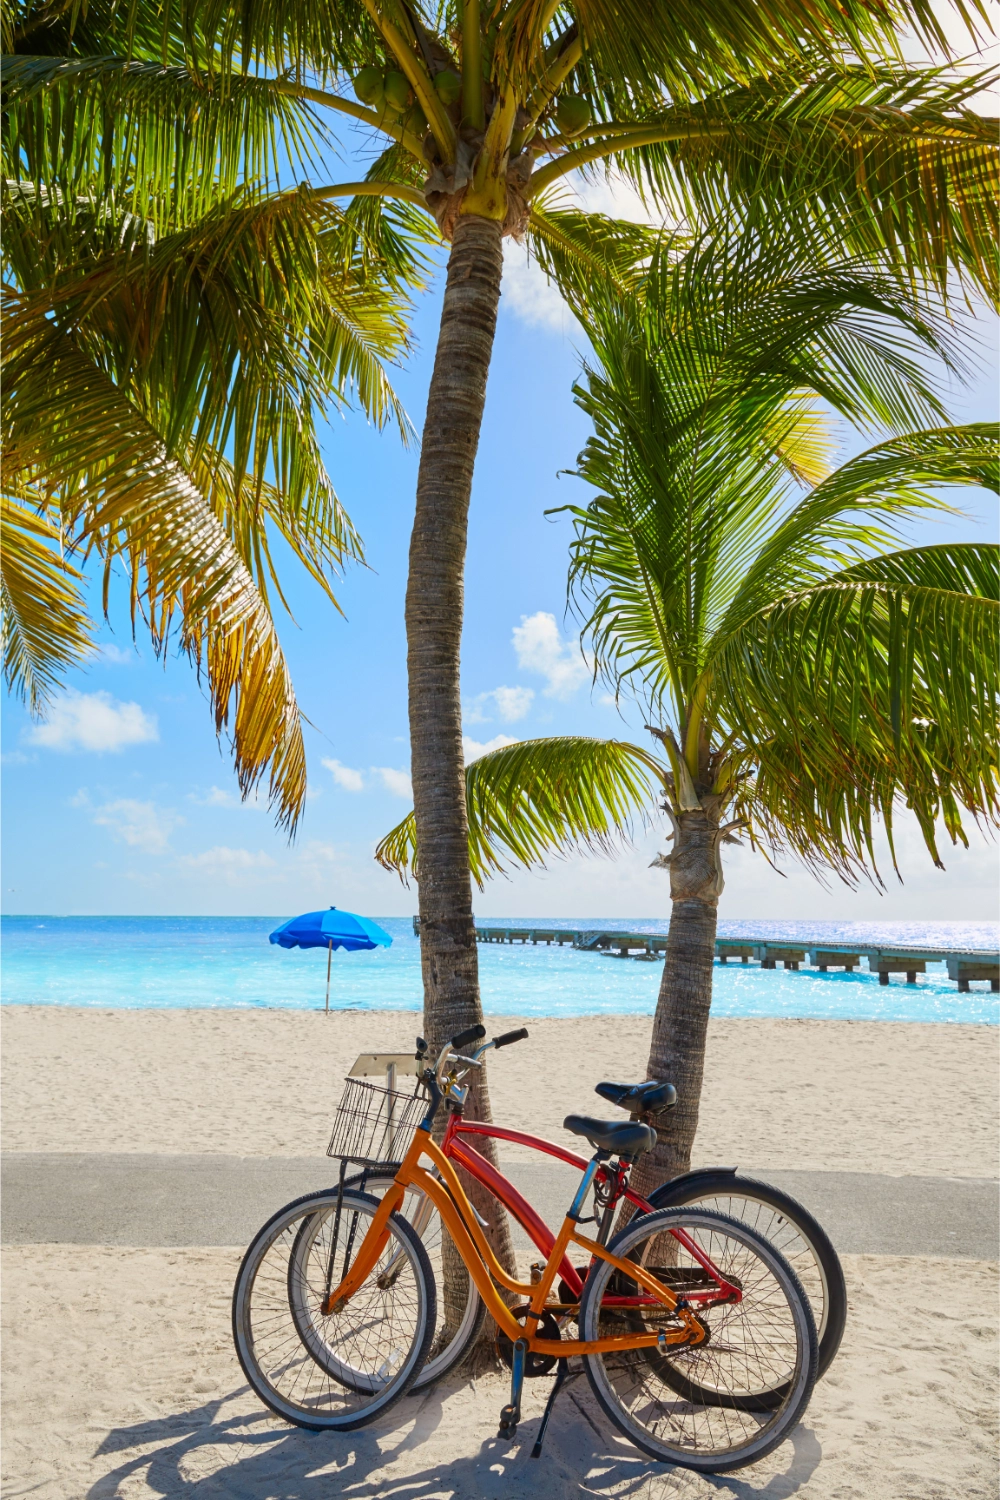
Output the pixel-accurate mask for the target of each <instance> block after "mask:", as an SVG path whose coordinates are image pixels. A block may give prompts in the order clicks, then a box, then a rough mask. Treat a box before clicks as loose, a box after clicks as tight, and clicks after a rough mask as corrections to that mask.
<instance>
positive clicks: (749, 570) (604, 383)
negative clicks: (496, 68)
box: [565, 226, 952, 713]
mask: <svg viewBox="0 0 1000 1500" xmlns="http://www.w3.org/2000/svg"><path fill="white" fill-rule="evenodd" d="M579 314H580V316H582V317H583V318H584V321H585V326H586V328H587V330H588V332H589V334H590V337H591V342H592V345H593V348H594V351H595V355H596V356H597V359H598V360H599V363H597V364H595V365H594V366H593V367H592V368H589V369H588V370H587V372H586V381H585V383H584V384H581V385H579V386H578V387H577V388H576V396H577V402H578V404H579V405H580V406H581V408H582V409H583V411H584V412H585V413H586V414H587V415H588V416H589V418H590V420H591V422H592V424H593V429H594V430H593V433H592V435H591V437H590V438H589V439H588V441H587V444H586V446H585V447H584V450H583V452H582V453H581V455H580V458H579V461H578V466H577V469H576V473H577V474H578V475H579V476H580V477H581V478H582V479H584V480H585V481H586V482H587V483H588V484H589V485H591V486H592V487H593V489H594V490H596V491H597V495H596V498H595V499H594V500H592V501H591V502H590V504H589V505H587V506H585V507H580V506H575V507H565V509H568V511H569V513H570V515H571V516H572V518H573V520H574V524H575V536H574V540H573V543H572V546H571V555H570V557H571V560H570V591H571V599H572V600H573V601H574V602H575V604H576V607H577V608H578V609H579V611H580V613H581V616H582V620H583V629H584V632H585V633H586V634H587V635H589V636H590V637H591V639H592V641H593V645H594V649H595V654H596V659H597V662H598V666H599V669H600V671H601V673H602V675H603V676H604V678H605V680H606V681H607V682H608V683H609V685H611V686H612V687H613V688H614V689H615V691H618V690H619V689H620V688H622V687H623V686H625V685H629V686H630V688H631V690H633V691H637V692H639V693H640V695H641V696H643V698H644V700H645V702H646V703H647V706H648V708H649V711H650V712H654V711H655V712H659V711H660V710H661V707H662V705H663V703H664V702H665V701H669V702H672V704H673V705H674V709H675V710H676V712H677V713H681V712H682V711H683V710H682V708H681V705H682V704H684V703H687V702H688V701H689V698H690V693H691V691H692V690H693V685H694V683H695V681H696V680H697V678H698V676H699V674H700V672H701V671H702V669H703V667H704V664H705V660H706V653H707V651H708V650H709V642H710V641H711V639H712V637H713V635H714V634H715V632H716V631H717V630H718V629H720V628H721V627H722V625H723V622H724V621H725V620H726V618H727V614H728V612H729V610H730V609H731V607H732V605H733V601H734V599H736V598H737V597H752V595H751V593H750V592H749V591H750V583H752V581H753V580H754V579H756V578H757V577H758V576H760V577H763V576H765V575H767V576H769V575H768V573H767V570H768V568H769V567H773V566H775V565H776V564H775V563H774V558H775V557H777V556H781V557H783V558H784V559H785V562H786V563H787V564H788V565H791V563H792V562H793V561H794V562H795V564H796V565H797V566H801V567H802V568H806V569H808V570H811V571H810V572H809V573H808V576H809V577H813V576H817V575H818V574H820V573H822V572H823V571H828V570H829V568H830V567H831V566H833V567H838V566H840V565H841V563H842V561H843V560H844V556H845V549H846V552H847V555H853V556H857V555H860V554H861V553H862V552H864V551H870V550H872V549H873V548H875V547H877V546H883V545H885V544H886V543H889V544H895V533H894V532H892V531H891V528H887V527H886V525H885V524H879V522H880V521H881V522H882V523H884V521H885V520H886V518H889V519H891V517H893V516H895V515H899V514H901V513H902V512H903V511H904V510H906V509H907V508H908V509H909V510H910V511H913V510H916V509H917V508H919V507H920V506H927V505H933V504H938V503H940V502H937V501H935V500H933V499H932V498H931V497H929V496H928V495H927V494H926V487H924V488H921V489H920V490H919V493H918V490H917V486H916V485H915V483H914V481H913V480H912V479H910V480H907V482H906V483H905V484H903V485H902V486H901V488H899V492H898V493H896V494H893V493H892V485H891V484H889V483H887V486H886V489H887V492H888V493H887V494H886V496H885V497H883V499H882V500H881V501H880V502H878V503H875V501H873V502H872V506H871V507H870V508H871V509H872V510H873V511H874V512H875V513H876V514H875V516H874V517H873V516H871V515H869V516H866V517H862V516H860V515H858V514H857V511H858V507H859V504H860V497H859V495H858V494H857V493H856V492H852V493H853V501H852V502H848V499H847V494H846V491H845V492H841V491H839V490H838V489H837V482H836V481H835V480H834V479H830V480H829V481H825V482H824V483H825V484H826V486H827V487H826V488H823V487H821V489H820V491H819V492H818V493H819V500H818V501H817V502H816V505H815V508H814V509H812V510H810V509H809V506H810V503H811V497H810V498H809V499H807V500H805V501H802V502H800V504H799V506H798V508H796V498H797V497H796V494H795V477H796V475H797V470H796V465H795V453H796V449H797V447H800V446H801V444H802V442H803V440H804V437H803V435H804V434H807V435H808V436H807V439H806V440H807V444H808V446H807V457H808V461H809V463H810V464H811V465H815V464H816V463H817V462H818V455H817V451H816V447H815V422H816V412H815V403H816V400H817V398H822V399H824V400H825V401H827V402H829V403H830V404H832V405H833V406H834V407H835V408H839V409H840V410H841V411H843V412H844V413H845V414H846V415H848V416H851V417H854V418H858V417H861V418H864V417H868V419H869V420H872V421H879V422H882V421H886V420H891V421H894V422H895V423H898V424H900V425H905V424H906V421H907V419H908V418H910V417H911V416H917V417H923V416H926V415H928V414H933V415H935V416H936V415H938V413H939V412H940V409H941V408H940V403H939V400H938V398H937V395H936V393H935V391H934V389H933V374H932V369H931V368H929V367H928V361H927V357H926V356H927V353H930V354H932V355H935V356H938V357H943V358H945V359H947V358H951V357H952V356H951V355H950V351H949V339H948V334H947V333H946V332H945V330H944V327H943V325H942V324H941V322H940V321H939V320H938V319H937V318H936V317H935V315H934V314H933V313H931V312H921V311H920V310H919V309H917V308H916V307H914V305H913V304H912V302H910V301H909V299H908V298H907V296H906V294H905V292H904V291H903V290H902V289H901V288H900V287H899V285H898V284H897V283H895V282H893V281H892V280H891V279H888V278H886V277H885V275H884V273H882V272H880V271H878V270H877V269H873V268H871V267H864V266H860V265H858V264H857V263H855V262H848V263H846V264H845V263H841V264H839V265H829V266H819V267H815V266H812V265H808V264H805V265H804V264H802V263H801V262H799V261H798V260H797V259H796V258H795V256H794V255H793V254H791V253H789V252H787V251H786V249H785V247H784V246H782V245H780V244H766V243H762V242H761V240H760V238H759V237H758V236H757V234H756V233H755V232H753V230H752V228H751V229H750V230H747V229H746V228H745V226H738V232H736V233H734V234H732V235H729V236H724V235H719V234H716V235H714V236H710V237H705V238H702V239H699V240H697V241H695V243H694V244H693V245H692V244H691V243H690V242H689V241H680V242H679V243H677V242H675V241H673V240H670V239H667V240H665V241H664V242H663V243H662V244H661V246H660V247H659V248H658V249H657V252H656V254H655V255H654V256H653V258H652V260H651V262H650V266H649V269H648V271H647V273H646V275H645V276H644V278H643V280H642V282H641V285H639V286H637V287H636V289H635V291H634V294H633V295H632V296H631V297H630V298H628V299H625V300H623V299H622V298H620V297H619V296H617V295H616V294H615V292H614V290H613V289H611V288H609V289H605V288H604V287H602V285H601V284H600V283H596V284H595V285H594V287H593V289H592V291H591V293H590V300H589V302H588V304H587V306H586V309H584V308H580V309H579ZM914 441H916V440H914ZM950 441H952V439H951V438H942V439H941V443H942V444H945V443H947V442H950ZM927 442H928V444H929V445H932V444H931V440H930V439H928V440H927ZM926 461H927V462H931V457H930V454H929V453H928V457H927V460H926ZM873 462H875V460H873ZM881 462H882V463H883V464H885V465H889V466H890V467H891V464H892V463H895V462H896V459H892V460H891V462H890V458H889V456H888V454H886V455H885V456H884V457H883V459H882V460H881ZM886 472H888V471H886ZM938 472H942V471H940V470H939V471H938ZM857 473H858V471H855V475H856V476H857ZM868 478H869V480H873V479H874V478H875V476H874V474H871V473H869V474H868ZM813 493H817V492H813ZM838 495H839V499H840V504H839V505H837V504H835V503H834V497H836V496H838ZM827 497H829V504H825V501H826V499H827ZM845 512H846V513H847V514H844V513H845ZM789 513H791V515H794V516H797V517H798V518H799V520H798V524H800V525H804V524H805V519H806V517H807V516H812V517H813V518H814V519H815V522H816V524H815V526H813V527H812V528H811V530H810V531H809V545H808V546H806V545H805V544H803V545H802V546H799V547H797V548H796V547H794V546H792V540H791V539H792V529H791V528H793V527H794V524H795V523H793V522H791V521H790V520H787V519H786V517H787V516H788V515H789ZM772 536H780V537H781V538H782V540H781V542H778V541H773V542H772V541H771V540H770V539H771V538H772ZM803 536H804V533H803ZM769 559H770V561H769ZM797 576H801V577H803V578H804V577H805V576H806V575H805V574H802V575H797ZM748 580H750V582H748ZM788 586H790V585H788V584H782V585H781V586H780V587H779V588H778V592H781V591H782V589H783V588H785V587H788ZM771 597H773V595H772V596H771Z"/></svg>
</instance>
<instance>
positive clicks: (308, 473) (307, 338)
mask: <svg viewBox="0 0 1000 1500" xmlns="http://www.w3.org/2000/svg"><path fill="white" fill-rule="evenodd" d="M222 155H223V157H224V152H223V153H222ZM16 156H17V153H16V152H15V159H16ZM139 159H140V161H141V154H140V158H139ZM168 166H169V171H170V172H171V173H172V174H173V176H172V179H171V182H170V187H171V193H170V198H171V201H170V202H169V204H164V203H162V202H161V203H159V204H157V205H155V207H156V208H157V210H158V211H157V212H156V213H152V214H150V213H147V214H141V213H137V212H135V211H134V209H133V207H132V205H131V203H129V202H128V201H127V200H126V202H125V203H123V202H122V200H121V197H120V196H118V195H116V192H115V189H114V186H113V185H112V186H111V187H110V188H109V189H108V190H107V191H105V192H102V193H97V192H95V191H93V190H92V189H93V186H94V185H93V183H91V182H89V181H88V180H87V178H86V176H85V174H84V179H83V180H82V181H81V182H79V183H77V184H76V187H77V189H78V191H76V192H70V191H69V190H68V186H67V184H66V183H65V182H60V181H59V175H58V173H57V172H56V171H55V169H53V174H52V178H49V177H48V176H45V175H44V174H43V176H42V177H37V180H34V181H32V180H31V179H30V177H28V176H25V177H24V178H22V179H21V180H20V181H18V180H16V179H15V180H14V181H13V182H12V181H11V180H10V179H9V178H8V182H7V186H6V190H5V194H4V229H5V234H4V259H5V265H6V269H7V273H8V278H9V284H8V285H7V286H6V287H5V293H4V305H3V329H4V378H5V409H4V430H3V460H4V462H3V487H4V490H3V504H4V510H3V527H4V530H3V539H4V544H3V552H2V558H0V586H2V603H3V621H4V665H5V672H6V676H7V681H8V684H9V686H10V687H11V688H13V689H14V691H15V692H17V693H19V694H20V695H21V696H22V697H24V698H26V699H27V701H28V703H29V706H30V708H31V709H32V711H33V712H35V713H40V712H42V711H43V710H44V708H45V705H46V703H47V702H48V700H49V699H50V697H51V695H52V693H53V692H54V691H55V690H56V689H57V688H58V687H59V686H60V685H61V683H62V681H63V677H64V673H65V670H66V669H67V668H68V667H71V666H76V665H81V664H83V663H84V662H85V660H86V658H87V656H88V655H89V654H90V652H91V651H92V649H93V640H92V629H91V625H90V622H89V619H88V616H87V611H86V607H85V600H84V594H83V592H82V591H83V587H84V575H83V573H82V572H81V570H80V568H78V567H76V566H74V564H73V563H72V562H71V561H70V560H69V558H70V557H72V556H74V555H75V556H77V557H78V560H79V561H83V560H85V559H87V558H88V557H89V558H93V559H96V560H97V562H98V563H99V571H100V572H103V580H104V587H103V594H104V605H105V609H107V605H108V589H109V584H110V578H111V575H112V572H113V571H115V570H118V571H122V572H123V573H124V574H125V576H126V577H128V578H129V579H130V585H131V587H130V596H131V607H132V625H133V629H134V628H135V626H136V624H137V621H138V618H139V616H140V615H141V616H142V617H143V618H144V620H145V623H146V625H147V626H148V629H149V632H150V635H151V638H152V641H153V644H154V646H155V648H156V650H157V651H158V652H163V651H164V650H165V649H166V648H167V646H168V644H169V643H170V641H171V640H172V639H174V638H177V639H179V643H180V645H181V646H182V648H183V649H184V650H185V651H186V652H187V654H188V655H189V656H190V658H191V659H192V660H193V661H194V663H195V664H196V666H197V667H198V669H199V671H200V672H203V673H204V676H205V679H206V681H207V685H208V688H209V691H210V697H211V703H212V708H213V711H214V717H215V722H216V728H217V730H218V732H220V733H221V732H222V730H223V729H224V728H225V727H226V725H227V722H229V721H231V736H232V745H233V754H234V759H235V764H236V770H237V775H238V777H239V781H240V785H241V789H242V790H243V792H244V795H245V794H247V793H248V792H249V791H250V790H251V789H252V788H253V787H254V786H255V785H256V784H257V783H258V782H259V781H260V779H261V778H262V777H264V776H267V777H268V778H269V790H270V796H271V802H272V805H273V806H274V808H275V811H276V814H277V817H278V819H279V821H280V822H282V823H284V824H285V825H287V826H288V827H289V829H293V828H294V826H295V824H296V822H297V820H298V817H299V815H300V813H301V810H302V807H303V805H304V799H305V792H306V765H305V753H304V747H303V742H302V725H301V717H300V713H299V709H298V705H297V702H296V697H295V691H294V687H293V685H292V682H291V678H290V675H289V672H288V669H287V666H286V663H285V659H284V656H283V654H282V650H281V646H280V643H279V640H278V635H277V631H276V628H275V624H274V619H273V614H272V605H271V596H272V593H273V594H274V595H276V597H277V599H278V600H279V602H281V603H284V596H283V594H282V590H281V585H280V582H279V579H278V574H277V570H276V566H275V562H274V558H273V555H272V551H271V536H272V534H276V535H277V536H279V537H280V538H281V539H282V541H283V542H284V543H286V544H287V545H288V547H289V548H290V549H291V553H292V555H293V556H294V557H295V558H296V559H297V560H298V561H299V562H301V563H302V564H303V565H304V566H305V568H306V569H307V571H308V572H309V573H310V574H311V575H312V577H313V578H314V579H315V580H316V581H317V582H318V584H319V585H320V586H321V587H322V588H323V589H324V590H325V592H326V593H327V595H328V596H329V597H330V599H331V600H332V602H333V603H334V604H336V598H335V595H334V592H333V584H334V579H335V576H336V574H337V572H338V570H339V569H340V567H341V566H342V565H343V563H344V562H345V561H347V560H351V559H355V560H361V558H362V556H363V554H362V548H361V543H360V538H359V537H358V535H357V533H356V532H355V530H354V528H353V526H352V525H351V522H350V520H349V519H348V517H347V516H346V514H345V513H344V510H343V508H342V507H341V505H340V503H339V501H338V499H337V495H336V493H335V491H334V489H333V485H332V483H331V481H330V478H329V476H328V474H327V472H326V469H325V467H324V464H323V461H322V458H321V456H320V451H319V440H318V435H317V432H316V422H315V417H316V413H317V411H321V410H322V408H323V406H324V405H325V404H327V403H329V402H330V401H335V402H346V401H348V400H349V399H350V398H351V396H352V395H354V396H355V397H356V399H357V401H358V403H359V404H360V406H361V407H362V408H363V410H364V411H365V412H366V413H367V414H368V416H369V417H370V418H371V419H372V420H374V421H375V422H377V423H379V424H381V425H384V424H385V423H386V422H387V421H388V420H393V421H395V422H396V423H397V425H398V426H399V427H400V429H401V430H402V432H403V434H404V436H405V435H406V432H407V421H406V418H405V415H404V413H403V412H402V410H401V408H400V406H399V403H398V401H397V400H396V397H395V395H394V393H393V391H392V388H391V386H390V385H389V382H388V379H387V376H386V372H385V369H384V364H383V361H384V360H385V359H386V358H387V357H388V358H392V357H393V356H394V355H396V354H397V353H399V352H401V351H403V350H404V349H405V347H406V341H407V334H406V306H405V297H403V296H402V295H401V286H402V281H403V280H407V281H409V282H410V283H411V284H412V283H415V282H416V281H417V280H418V277H419V267H418V264H417V262H416V261H415V260H414V258H413V251H412V248H402V247H397V246H394V245H389V246H388V247H386V246H383V245H380V244H379V243H378V241H377V238H375V237H372V236H371V235H368V236H366V235H365V234H364V233H362V232H360V231H359V228H358V225H357V224H356V223H352V222H351V220H350V218H349V217H348V216H347V215H345V214H344V213H343V212H342V211H341V210H340V209H339V208H337V207H336V206H335V205H333V204H330V203H325V202H316V201H314V200H313V199H311V198H310V197H308V196H307V195H303V194H301V193H299V192H298V191H295V192H290V193H285V194H280V195H273V196H269V197H267V198H266V199H263V200H262V199H261V198H260V197H259V195H256V194H255V193H254V191H253V184H252V183H244V184H242V185H240V186H239V187H237V188H235V189H234V191H232V192H226V193H223V192H220V191H219V189H218V184H217V183H216V184H215V189H214V192H209V191H207V188H208V186H211V183H212V173H211V171H209V170H206V171H205V172H204V173H201V172H200V170H199V172H198V173H195V174H194V175H192V172H191V164H190V162H188V161H186V160H185V157H184V153H183V151H182V150H179V149H178V150H176V151H175V152H174V154H173V156H172V157H171V159H170V161H169V163H168ZM201 166H202V167H205V166H206V164H205V163H202V164H201ZM162 171H163V174H164V177H165V178H166V177H167V175H168V169H167V167H163V168H162ZM105 186H107V185H105ZM225 186H226V187H232V184H228V183H227V184H225ZM213 198H214V201H213ZM203 200H204V201H203ZM396 273H398V274H396ZM404 273H405V274H404ZM67 554H68V555H67Z"/></svg>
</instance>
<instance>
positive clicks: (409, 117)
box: [401, 104, 427, 136]
mask: <svg viewBox="0 0 1000 1500" xmlns="http://www.w3.org/2000/svg"><path fill="white" fill-rule="evenodd" d="M401 123H402V125H403V127H404V128H405V129H406V130H408V131H409V132H410V134H411V135H418V136H424V135H426V134H427V116H426V115H425V114H424V112H423V110H422V109H421V108H420V105H419V104H414V105H412V106H411V108H410V109H408V110H407V111H406V114H405V115H404V116H403V119H402V121H401Z"/></svg>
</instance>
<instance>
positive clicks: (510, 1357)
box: [496, 1307, 562, 1380]
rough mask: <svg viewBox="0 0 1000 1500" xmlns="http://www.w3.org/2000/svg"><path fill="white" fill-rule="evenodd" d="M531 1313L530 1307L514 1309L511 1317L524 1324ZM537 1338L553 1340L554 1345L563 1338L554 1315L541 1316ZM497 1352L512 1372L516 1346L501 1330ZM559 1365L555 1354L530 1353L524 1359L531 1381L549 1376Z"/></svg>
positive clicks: (526, 1373)
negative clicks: (536, 1377)
mask: <svg viewBox="0 0 1000 1500" xmlns="http://www.w3.org/2000/svg"><path fill="white" fill-rule="evenodd" d="M530 1311H531V1309H530V1308H529V1307H512V1308H511V1310H510V1315H511V1317H512V1318H516V1319H517V1321H518V1322H519V1323H523V1322H524V1320H525V1318H526V1316H527V1314H528V1313H529V1312H530ZM535 1337H536V1338H540V1339H545V1340H546V1341H548V1340H550V1339H551V1340H552V1342H553V1343H555V1342H556V1341H557V1340H558V1339H561V1338H562V1333H561V1331H560V1328H559V1324H558V1323H557V1322H556V1320H555V1318H554V1317H553V1315H552V1313H550V1312H543V1313H542V1314H541V1316H540V1318H539V1319H538V1326H537V1328H536V1329H535ZM519 1342H520V1341H519ZM496 1351H497V1353H498V1354H499V1356H500V1358H501V1359H502V1360H503V1362H504V1364H505V1365H506V1366H507V1368H508V1370H512V1369H513V1368H514V1345H513V1342H512V1341H511V1340H510V1339H509V1338H508V1337H507V1335H506V1334H505V1333H504V1332H503V1330H502V1329H500V1328H498V1329H497V1336H496ZM558 1363H559V1360H558V1359H557V1358H556V1356H555V1355H554V1354H532V1353H528V1354H526V1355H525V1359H524V1375H525V1379H526V1380H531V1379H534V1378H535V1376H538V1375H548V1374H549V1372H550V1371H551V1370H554V1369H555V1367H556V1365H557V1364H558Z"/></svg>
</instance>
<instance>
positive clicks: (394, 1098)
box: [326, 1078, 427, 1167]
mask: <svg viewBox="0 0 1000 1500" xmlns="http://www.w3.org/2000/svg"><path fill="white" fill-rule="evenodd" d="M426 1111H427V1096H426V1094H425V1092H424V1090H423V1086H422V1085H421V1084H419V1083H418V1084H417V1087H416V1091H415V1092H414V1093H412V1094H401V1093H400V1092H399V1091H398V1090H397V1089H387V1088H380V1087H379V1086H378V1084H375V1083H368V1082H366V1081H365V1080H363V1079H361V1078H348V1079H346V1080H345V1087H344V1097H343V1098H342V1099H341V1101H340V1104H339V1105H338V1107H337V1113H336V1115H335V1117H334V1122H333V1134H332V1135H331V1137H330V1144H329V1146H327V1148H326V1154H327V1156H338V1157H340V1159H341V1160H342V1161H353V1162H357V1163H359V1165H361V1166H366V1167H374V1166H378V1165H379V1164H380V1163H381V1162H399V1161H402V1159H403V1157H404V1156H405V1155H406V1152H407V1150H408V1148H409V1145H410V1142H411V1141H412V1140H413V1132H414V1131H415V1130H416V1128H417V1126H418V1125H419V1123H420V1121H421V1120H422V1119H423V1117H424V1115H425V1113H426Z"/></svg>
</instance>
